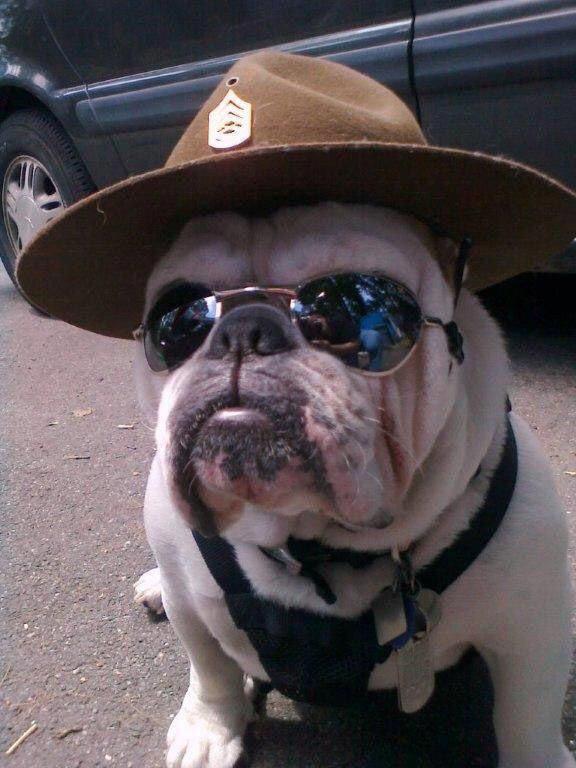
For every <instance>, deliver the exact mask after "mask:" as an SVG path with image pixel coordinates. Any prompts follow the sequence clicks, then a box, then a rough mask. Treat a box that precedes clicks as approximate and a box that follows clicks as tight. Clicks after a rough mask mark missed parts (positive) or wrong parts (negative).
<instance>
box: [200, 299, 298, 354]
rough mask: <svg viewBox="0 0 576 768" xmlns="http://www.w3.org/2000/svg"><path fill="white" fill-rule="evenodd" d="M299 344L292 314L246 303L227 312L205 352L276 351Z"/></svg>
mask: <svg viewBox="0 0 576 768" xmlns="http://www.w3.org/2000/svg"><path fill="white" fill-rule="evenodd" d="M297 346H298V335H297V333H296V329H295V328H294V326H293V325H292V323H291V322H290V320H289V318H288V317H287V316H286V315H284V314H283V313H282V312H280V310H278V309H276V308H275V307H269V306H266V305H262V304H247V305H245V306H243V307H237V308H236V309H232V310H231V311H230V312H227V313H226V314H225V315H224V317H223V318H222V319H221V320H220V322H219V323H218V324H217V325H216V328H215V329H214V332H213V336H212V339H211V341H210V343H209V346H208V351H207V352H206V356H207V357H210V358H213V359H222V358H223V357H225V356H226V355H229V354H232V355H234V356H238V355H239V356H240V357H244V356H246V355H250V354H256V355H263V356H264V355H277V354H278V353H280V352H288V351H289V350H290V349H296V347H297Z"/></svg>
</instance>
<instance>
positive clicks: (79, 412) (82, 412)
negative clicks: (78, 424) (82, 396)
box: [72, 408, 94, 419]
mask: <svg viewBox="0 0 576 768" xmlns="http://www.w3.org/2000/svg"><path fill="white" fill-rule="evenodd" d="M91 413H94V411H93V410H92V408H76V409H75V410H74V411H72V415H73V416H76V418H77V419H81V418H82V417H83V416H90V414H91Z"/></svg>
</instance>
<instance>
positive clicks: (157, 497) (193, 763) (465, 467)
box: [135, 203, 574, 768]
mask: <svg viewBox="0 0 576 768" xmlns="http://www.w3.org/2000/svg"><path fill="white" fill-rule="evenodd" d="M456 247H457V245H456V244H455V243H452V242H450V241H449V240H448V239H447V238H443V237H439V236H437V235H435V234H434V233H432V232H431V231H430V229H429V228H428V227H426V226H424V225H423V224H421V223H420V222H418V221H417V220H416V219H414V218H413V217H411V216H407V215H404V214H401V213H398V212H395V211H393V210H390V209H386V208H377V207H373V206H369V205H352V204H348V205H343V204H337V203H323V204H318V205H314V206H302V207H292V208H283V209H280V210H278V211H277V212H275V213H273V214H272V215H270V216H268V217H262V218H247V217H244V216H241V215H238V214H232V213H229V214H216V215H210V216H205V217H198V218H195V219H193V220H191V221H190V222H189V223H187V224H186V225H185V226H184V227H183V229H182V231H181V233H180V234H179V236H178V237H177V239H176V240H175V242H174V244H173V245H172V247H171V248H170V249H169V250H168V252H167V254H166V256H165V258H163V259H162V260H161V261H160V262H159V263H158V265H157V266H156V267H155V269H154V271H153V272H152V274H151V276H150V279H149V281H148V287H147V299H146V309H145V312H144V316H143V328H145V329H146V332H145V333H144V343H143V344H142V343H141V344H140V346H139V350H138V354H137V359H136V363H135V365H136V374H137V381H138V389H139V392H140V396H141V399H142V402H143V406H144V408H145V410H146V412H147V413H148V414H150V416H151V417H152V418H154V419H155V422H156V444H157V454H156V457H155V459H154V463H153V466H152V470H151V474H150V479H149V482H148V487H147V491H146V500H145V524H146V532H147V536H148V540H149V542H150V545H151V547H152V550H153V552H154V555H155V558H156V561H157V564H158V567H157V568H154V569H153V570H151V571H148V572H147V573H145V574H144V575H143V576H142V578H141V579H140V580H139V581H138V583H137V584H136V600H137V601H139V602H141V603H146V604H147V605H148V606H149V607H150V608H152V609H153V610H156V611H161V610H162V609H163V610H165V611H166V614H167V615H168V618H169V620H170V623H171V624H172V626H173V627H174V629H175V631H176V633H177V634H178V636H179V638H180V640H181V641H182V643H183V644H184V646H185V648H186V651H187V653H188V655H189V657H190V662H191V673H190V686H189V688H188V691H187V693H186V695H185V697H184V701H183V704H182V707H181V709H180V711H179V713H178V714H177V715H176V717H175V718H174V721H173V722H172V724H171V727H170V730H169V733H168V754H167V765H168V766H169V768H177V767H181V768H228V767H230V768H231V766H233V765H234V764H235V763H236V761H237V760H238V758H239V757H240V755H241V754H242V738H243V734H244V731H245V729H246V726H247V724H248V723H249V721H250V719H251V717H252V703H251V698H250V695H249V692H248V686H247V681H250V680H257V681H267V680H269V679H270V678H269V675H268V673H267V671H266V669H265V667H264V666H263V663H262V660H261V658H259V655H258V653H257V651H256V650H255V648H254V646H253V645H252V644H251V643H250V641H249V638H248V636H247V634H246V633H245V632H243V631H242V630H241V629H239V628H238V627H237V626H236V625H235V623H234V621H233V619H232V618H231V613H230V609H229V606H228V605H227V601H226V599H225V595H224V593H223V589H222V587H221V585H219V583H218V582H217V580H216V579H215V578H214V575H213V574H212V572H211V570H210V568H209V567H208V565H207V563H206V561H205V559H204V557H203V555H202V552H201V550H200V549H199V546H198V543H197V541H196V539H195V537H194V536H193V535H192V533H191V530H190V529H191V528H192V529H194V530H196V531H200V532H201V533H202V534H204V535H205V536H206V537H208V539H207V540H210V537H214V536H216V537H219V538H220V539H224V540H225V541H226V542H228V543H229V544H230V545H231V547H232V548H233V551H234V553H235V557H236V558H237V562H238V564H239V566H240V568H241V570H242V572H243V574H244V575H245V577H246V578H247V579H248V580H249V582H250V585H251V587H252V588H253V591H254V593H255V594H256V595H257V596H260V597H262V598H264V599H267V600H270V601H273V602H274V603H276V604H280V605H282V606H285V607H287V608H293V609H294V608H296V609H303V610H305V611H308V612H310V613H312V614H314V615H316V616H320V617H326V616H332V617H338V618H342V619H354V618H356V617H358V616H360V615H361V614H363V613H364V612H366V611H367V610H368V609H369V608H370V607H371V606H372V605H373V604H374V601H376V600H377V598H378V596H379V595H380V594H382V593H383V591H386V590H389V589H390V588H392V587H393V582H394V579H395V573H396V563H395V559H394V556H393V555H394V553H395V552H400V553H402V552H410V555H411V560H412V564H413V568H414V570H415V572H416V573H418V572H419V571H421V570H422V569H425V566H426V565H427V564H428V563H431V562H432V561H434V560H435V559H436V558H437V557H438V556H439V554H440V553H442V552H443V551H444V550H446V549H447V548H449V547H450V545H451V544H452V543H453V542H454V541H455V540H457V538H458V536H459V535H460V534H461V532H462V531H464V530H465V529H467V527H468V526H469V525H470V523H471V521H472V520H473V518H474V516H475V514H476V512H477V510H478V509H479V507H480V506H481V505H482V503H483V500H484V499H485V497H486V494H487V491H488V486H489V484H490V479H491V477H492V476H493V474H494V471H495V468H496V467H497V465H498V463H499V460H500V457H501V454H502V450H503V444H504V440H505V435H506V423H507V416H506V393H507V386H508V382H509V366H508V361H507V357H506V351H505V347H504V342H503V339H502V336H501V333H500V331H499V329H498V327H497V325H496V323H495V322H494V320H492V319H491V317H490V316H489V315H488V313H487V312H486V310H485V309H484V308H483V307H482V305H481V303H480V301H479V300H478V299H477V298H475V297H474V296H473V295H472V294H471V293H470V292H468V291H467V290H466V289H463V290H462V291H461V293H460V295H459V296H458V300H457V303H456V306H454V304H455V298H456V296H455V289H454V284H453V275H452V274H450V270H449V269H447V268H446V267H445V266H444V265H445V264H447V263H449V259H448V258H447V256H446V254H447V252H449V251H450V250H454V249H456ZM348 275H355V276H362V277H363V278H364V279H365V282H364V283H362V280H358V278H357V277H356V284H355V285H356V287H359V290H360V292H361V293H362V292H363V295H364V297H366V296H367V292H368V290H369V289H368V288H366V287H365V286H366V285H367V284H368V285H369V282H366V281H367V280H368V278H370V277H374V278H377V280H378V281H381V282H379V283H377V285H378V286H379V287H380V289H381V290H382V291H384V292H388V297H389V298H390V300H391V301H392V302H396V305H395V306H397V303H398V302H400V303H401V299H402V298H404V299H406V298H407V297H410V302H412V301H414V304H412V303H411V304H410V310H413V309H414V306H415V305H416V303H417V305H418V306H419V308H420V310H421V312H422V314H423V316H425V317H431V318H439V319H440V320H441V321H442V323H444V324H448V323H450V322H455V323H457V325H458V328H459V329H460V333H461V335H462V338H463V350H464V359H463V361H462V363H461V364H459V362H458V361H457V360H455V358H454V356H453V354H452V353H451V350H450V345H449V343H448V339H447V336H446V334H445V333H444V331H443V330H442V327H441V326H438V325H436V326H435V325H434V324H431V325H424V326H423V327H422V329H421V332H420V335H419V337H418V339H417V342H416V343H414V344H412V342H411V341H410V340H409V339H408V338H407V336H406V334H408V335H410V333H413V331H412V329H411V327H410V328H407V323H408V324H410V322H413V318H412V319H410V318H407V316H406V314H407V313H408V314H409V311H408V310H409V308H408V305H406V306H402V307H401V308H398V307H397V311H396V314H395V316H394V318H393V319H394V320H395V330H396V335H397V338H396V342H395V344H394V346H395V347H396V348H397V349H396V354H398V352H399V353H400V358H394V359H393V360H391V361H389V363H390V365H391V369H390V370H388V371H386V372H385V373H386V375H382V373H381V372H375V371H374V366H373V367H372V369H370V367H369V366H368V367H362V366H363V365H365V363H364V364H363V363H362V362H361V363H360V366H358V365H352V364H350V360H351V356H353V355H354V354H355V355H356V357H357V358H360V360H362V357H361V354H362V353H361V352H359V351H358V350H357V349H356V351H355V352H350V349H348V350H345V351H343V350H342V347H345V346H346V345H348V347H350V345H353V342H354V341H357V343H359V344H360V345H362V342H361V341H360V340H359V339H356V340H354V339H350V340H348V339H345V338H343V337H341V338H338V339H336V342H337V343H334V344H332V345H331V344H330V343H329V342H328V341H327V340H326V339H323V338H321V337H322V333H321V332H320V331H319V332H317V333H316V336H317V337H318V338H316V337H315V338H313V339H312V340H310V338H307V333H308V331H309V325H310V324H309V323H306V322H304V321H305V320H309V318H310V313H308V315H306V313H302V312H301V314H300V316H299V318H298V320H297V321H295V320H294V319H292V320H291V318H290V314H289V312H286V311H284V310H283V308H281V306H280V304H276V303H275V302H274V301H273V300H270V295H271V296H272V297H274V295H275V294H273V293H272V294H268V295H266V293H265V292H264V291H265V289H274V288H276V289H292V290H294V289H296V288H297V287H298V286H302V285H303V286H304V289H303V290H302V289H301V290H300V294H299V296H300V299H296V303H298V304H299V305H302V304H303V303H305V301H306V300H309V301H311V299H310V297H309V294H310V290H311V289H310V286H314V284H315V283H316V282H317V281H319V280H320V281H322V280H324V282H321V283H320V288H321V289H322V290H319V289H316V293H322V292H323V293H327V292H328V290H329V288H328V287H327V286H329V283H328V282H326V281H330V280H334V276H337V277H343V276H348ZM255 286H256V287H258V288H260V289H262V292H261V293H260V292H259V291H257V290H256V289H255V288H254V287H255ZM246 288H248V289H249V288H252V289H253V290H252V291H250V290H248V291H244V292H242V289H246ZM307 290H308V294H306V291H307ZM374 290H375V289H374ZM228 292H229V295H231V296H233V297H234V301H233V302H232V303H233V306H226V302H225V301H223V302H222V310H221V312H220V314H219V315H218V313H215V315H218V316H217V317H215V319H214V321H213V323H212V324H211V325H210V327H208V326H207V327H205V328H201V324H202V322H203V321H204V322H205V321H206V316H205V315H204V316H203V317H202V318H199V315H198V307H197V306H196V304H197V302H198V299H197V297H202V298H201V299H200V303H201V304H202V303H204V304H206V303H208V299H207V298H206V297H213V296H214V295H218V294H220V295H226V294H228ZM307 297H308V299H307ZM324 298H325V297H324ZM342 298H344V299H346V295H344V297H342V295H340V297H339V299H342ZM315 299H316V305H315V307H314V309H315V310H317V309H318V306H321V307H323V309H322V313H323V319H324V321H325V322H324V326H325V325H326V323H328V324H329V323H330V322H331V321H332V320H333V319H334V317H333V316H331V315H330V314H329V313H330V312H333V313H335V314H336V315H337V311H336V309H335V306H336V304H335V302H332V303H331V304H328V305H322V303H321V302H319V300H318V298H317V296H316V295H315ZM195 302H196V303H195ZM315 314H316V315H318V314H320V312H316V313H315ZM313 319H317V318H313ZM178 326H180V327H178ZM194 333H196V336H195V338H194V339H193V341H192V343H191V342H190V340H191V337H192V336H194ZM141 335H142V334H141ZM308 335H309V334H308ZM324 335H325V334H324ZM364 335H365V336H366V334H364ZM360 336H362V332H360ZM400 337H402V338H400ZM368 341H369V339H368ZM412 341H413V339H412ZM318 342H320V343H318ZM387 343H388V346H390V345H391V344H392V342H390V341H388V342H387ZM162 345H164V346H163V347H162ZM364 346H368V347H369V346H370V344H369V343H367V344H365V345H364ZM400 347H401V348H402V349H401V350H399V349H398V348H400ZM162 354H164V356H165V358H166V360H168V359H169V358H170V355H172V363H170V364H168V367H167V369H166V370H161V371H158V370H157V371H156V372H155V371H154V370H152V368H151V365H152V366H153V367H154V368H156V369H158V368H162V367H166V365H164V366H162V364H161V362H159V361H158V356H162ZM364 354H365V355H366V356H368V353H366V351H365V350H364ZM176 358H178V359H176ZM400 361H401V362H400ZM399 362H400V364H398V363H399ZM174 363H176V365H174ZM379 365H380V366H381V365H382V363H381V362H379V363H377V364H376V366H375V367H376V368H378V366H379ZM173 366H174V367H173ZM510 422H511V425H512V429H513V433H514V436H515V440H516V443H517V447H518V448H517V450H518V472H517V480H516V484H515V488H514V490H513V495H512V498H511V501H510V503H509V505H508V507H507V509H506V512H505V515H504V517H503V519H502V521H501V523H500V525H499V526H498V529H497V531H496V532H495V533H494V535H493V536H492V538H491V540H490V541H489V543H488V544H487V546H486V547H485V548H484V549H483V550H482V551H481V552H480V553H479V555H478V557H477V558H476V559H475V560H474V562H473V563H472V564H471V565H470V566H469V567H467V568H466V570H465V571H464V573H463V574H462V575H461V576H460V577H459V578H458V579H457V580H456V581H455V582H454V583H453V584H451V585H450V586H449V587H448V588H447V589H446V590H445V591H444V592H443V594H442V595H441V618H440V620H439V621H438V623H437V625H436V626H435V627H434V628H433V629H432V631H431V632H430V633H429V641H430V648H431V659H432V664H433V668H434V670H442V669H445V668H447V667H449V666H451V665H453V664H455V662H456V661H457V660H458V659H459V657H460V656H461V655H462V654H463V652H464V651H465V650H466V649H467V648H469V647H471V646H472V647H474V648H476V649H477V650H478V651H479V652H480V654H481V655H482V656H483V657H484V659H485V661H486V662H487V665H488V668H489V670H490V674H491V678H492V681H493V685H494V690H495V707H494V725H495V730H496V735H497V741H498V751H499V766H500V768H543V766H546V767H547V768H569V766H573V765H574V761H573V758H572V757H571V755H570V753H569V751H568V750H567V749H566V747H565V746H564V745H563V742H562V736H561V731H560V717H561V708H562V703H563V699H564V694H565V688H566V682H567V678H568V671H569V665H570V658H571V638H570V627H569V616H570V610H571V599H572V598H571V587H570V579H569V573H568V566H567V553H566V550H567V529H566V521H565V515H564V512H563V510H562V507H561V505H560V503H559V500H558V497H557V495H556V492H555V490H554V485H553V481H552V477H551V472H550V469H549V466H548V463H547V461H546V459H545V457H544V455H543V453H542V450H541V448H540V446H539V444H538V442H537V440H536V438H535V437H534V435H533V434H532V432H531V430H530V428H529V427H528V426H527V425H526V423H525V422H524V421H523V420H522V419H521V418H520V417H519V416H518V415H516V414H514V413H512V414H511V416H510ZM290 538H292V539H296V540H305V541H306V540H316V541H318V540H319V541H321V542H323V543H324V544H325V545H327V546H328V547H331V548H334V549H336V550H342V549H346V550H353V551H356V552H362V553H366V552H372V553H378V557H375V559H374V560H373V561H372V562H370V563H369V564H367V565H366V566H365V567H360V568H358V567H353V566H352V565H350V564H348V563H343V562H325V563H322V564H321V565H320V566H319V567H318V572H319V573H320V574H321V580H322V583H323V585H325V586H326V585H327V586H328V588H329V591H330V593H331V595H332V596H333V597H334V598H335V599H334V600H326V599H325V595H324V597H323V592H322V590H318V589H317V588H316V587H317V585H316V584H315V583H314V580H313V579H311V578H308V577H307V576H306V575H303V574H302V573H297V572H295V571H294V569H293V568H291V567H290V565H291V563H290V562H288V563H285V562H282V561H281V559H276V558H273V557H270V556H269V555H270V552H278V551H284V552H285V550H283V549H282V548H284V547H285V546H286V543H287V541H289V540H290ZM397 682H398V681H397V671H396V669H395V663H394V659H393V658H388V659H387V660H385V661H384V662H383V663H380V664H376V665H375V666H374V668H373V669H372V671H371V673H370V676H369V680H368V689H369V690H377V689H385V688H391V687H394V686H396V685H397Z"/></svg>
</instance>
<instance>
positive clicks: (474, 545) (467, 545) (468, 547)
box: [418, 418, 518, 594]
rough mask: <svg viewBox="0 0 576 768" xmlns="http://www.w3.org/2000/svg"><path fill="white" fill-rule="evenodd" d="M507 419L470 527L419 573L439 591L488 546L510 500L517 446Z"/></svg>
mask: <svg viewBox="0 0 576 768" xmlns="http://www.w3.org/2000/svg"><path fill="white" fill-rule="evenodd" d="M506 421H507V426H506V441H505V443H504V448H503V451H502V456H501V458H500V463H499V464H498V466H497V467H496V469H495V471H494V474H493V475H492V479H491V481H490V487H489V489H488V493H487V495H486V498H485V499H484V502H483V504H482V506H481V507H480V509H479V510H478V512H477V513H476V515H475V516H474V518H473V519H472V522H471V523H470V525H469V527H468V528H466V530H465V531H462V533H461V534H460V535H459V536H458V537H457V539H456V540H455V541H454V542H453V544H452V545H451V546H450V547H448V549H445V550H444V551H443V552H441V553H440V554H439V555H438V557H437V558H436V559H435V560H434V561H433V562H432V563H430V564H429V565H427V566H425V567H424V568H423V569H422V570H421V571H419V572H418V581H419V582H420V584H421V585H422V586H423V587H426V588H427V589H432V590H434V592H437V593H438V594H440V593H441V592H444V590H445V589H447V588H448V587H449V586H450V585H451V584H453V583H454V582H455V581H456V579H458V578H459V577H460V576H461V575H462V574H463V573H464V571H465V570H466V569H467V568H469V567H470V566H471V565H472V563H473V562H474V561H475V560H476V558H477V557H478V555H480V553H481V552H482V551H483V550H484V548H485V547H486V546H487V545H488V542H489V541H490V539H491V538H492V536H494V534H495V533H496V531H497V530H498V526H499V525H500V523H501V522H502V519H503V518H504V515H505V514H506V510H507V509H508V507H509V505H510V501H511V500H512V495H513V493H514V488H515V486H516V476H517V474H518V449H517V446H516V438H515V437H514V430H513V429H512V424H511V423H510V419H509V418H508V419H507V420H506Z"/></svg>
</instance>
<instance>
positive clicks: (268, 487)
mask: <svg viewBox="0 0 576 768" xmlns="http://www.w3.org/2000/svg"><path fill="white" fill-rule="evenodd" d="M194 454H195V458H194V460H193V466H194V472H195V475H196V479H197V483H198V490H199V493H200V496H201V498H202V500H203V501H204V503H206V504H208V505H209V506H210V507H212V508H215V509H216V510H219V509H222V508H226V507H229V506H230V504H231V503H233V502H234V501H235V502H237V503H238V502H244V503H250V504H254V505H255V506H259V507H265V508H269V509H275V510H281V509H285V508H287V507H289V506H290V505H289V503H288V502H289V498H290V496H291V495H292V496H293V495H294V491H295V488H299V489H303V488H304V487H312V485H313V484H314V478H313V473H312V472H311V467H310V466H309V461H308V458H309V457H308V456H307V455H306V453H305V452H303V453H302V454H301V455H298V456H295V455H294V454H293V452H292V451H291V450H290V447H289V446H288V444H287V443H286V442H285V441H284V440H283V439H282V435H281V433H280V434H279V433H278V425H277V424H274V423H273V421H272V419H271V418H270V416H269V415H267V414H266V413H263V412H262V411H260V410H257V409H255V408H241V407H236V408H224V409H222V410H220V411H217V412H216V413H215V414H214V415H213V416H211V417H210V418H209V419H208V421H207V422H206V423H205V424H204V426H203V427H202V429H201V430H200V433H199V435H198V439H197V441H196V445H195V449H194Z"/></svg>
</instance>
